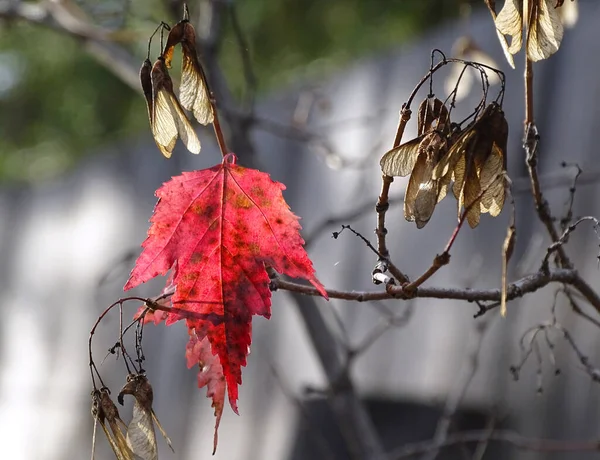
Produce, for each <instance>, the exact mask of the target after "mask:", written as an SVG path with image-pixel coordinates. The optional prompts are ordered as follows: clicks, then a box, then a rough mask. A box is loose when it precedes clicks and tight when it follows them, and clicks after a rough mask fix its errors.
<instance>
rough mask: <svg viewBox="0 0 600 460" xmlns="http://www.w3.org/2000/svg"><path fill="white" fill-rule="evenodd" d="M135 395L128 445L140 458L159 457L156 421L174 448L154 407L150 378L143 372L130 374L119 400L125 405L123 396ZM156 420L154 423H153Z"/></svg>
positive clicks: (127, 439)
mask: <svg viewBox="0 0 600 460" xmlns="http://www.w3.org/2000/svg"><path fill="white" fill-rule="evenodd" d="M126 394H129V395H133V397H134V398H135V401H134V403H133V418H132V420H131V422H130V423H129V426H128V427H127V438H126V441H127V446H128V447H129V448H130V449H131V451H132V452H133V453H134V454H135V455H136V456H137V457H139V458H142V459H144V460H146V459H147V460H154V459H158V446H157V445H156V436H155V434H154V423H156V426H157V427H158V429H159V430H160V432H161V434H162V435H163V437H164V438H165V441H166V442H167V444H168V445H169V447H170V448H171V450H173V446H172V445H171V440H170V439H169V437H168V436H167V433H165V430H164V429H163V427H162V426H161V424H160V422H159V421H158V417H156V414H155V413H154V409H152V402H153V400H154V393H153V391H152V386H151V385H150V382H148V378H147V377H146V376H145V375H143V374H137V375H136V374H130V375H128V376H127V383H126V384H125V385H124V386H123V388H122V389H121V391H120V392H119V395H118V397H117V400H118V401H119V404H121V405H123V396H124V395H126ZM153 422H154V423H153Z"/></svg>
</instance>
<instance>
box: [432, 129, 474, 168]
mask: <svg viewBox="0 0 600 460" xmlns="http://www.w3.org/2000/svg"><path fill="white" fill-rule="evenodd" d="M475 134H476V132H475V131H474V130H473V129H472V127H471V128H467V129H466V130H465V131H464V132H463V133H462V134H461V135H460V137H459V138H458V139H457V140H456V142H455V143H454V144H453V145H452V146H451V147H450V149H449V150H448V152H447V153H446V154H445V155H444V156H443V157H442V158H441V159H440V161H439V163H438V164H437V165H436V167H435V168H434V170H433V174H432V177H433V179H435V180H439V179H441V178H442V177H444V176H445V175H447V174H452V170H453V169H454V166H455V165H456V162H457V161H458V159H459V158H460V157H461V156H462V155H464V153H465V150H466V149H467V148H468V146H469V143H470V142H471V141H472V139H473V137H474V136H475Z"/></svg>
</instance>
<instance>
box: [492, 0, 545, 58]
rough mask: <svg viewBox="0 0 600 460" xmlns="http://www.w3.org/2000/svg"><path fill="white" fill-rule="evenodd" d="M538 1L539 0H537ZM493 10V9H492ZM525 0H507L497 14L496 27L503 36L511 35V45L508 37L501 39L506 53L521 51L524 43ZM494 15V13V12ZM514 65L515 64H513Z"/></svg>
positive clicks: (511, 53)
mask: <svg viewBox="0 0 600 460" xmlns="http://www.w3.org/2000/svg"><path fill="white" fill-rule="evenodd" d="M535 1H537V0H535ZM490 11H491V10H490ZM522 13H523V0H506V1H505V2H504V6H503V7H502V9H501V10H500V13H498V16H496V18H495V20H494V22H495V23H496V29H497V30H498V32H500V33H501V34H502V35H503V36H504V35H509V36H510V37H511V43H510V46H506V47H505V45H507V43H506V39H504V37H502V38H503V39H502V40H500V44H501V45H502V48H503V49H504V50H505V54H510V55H513V54H516V53H518V52H519V50H520V49H521V47H522V45H523V14H522ZM492 16H493V14H492ZM512 67H514V65H513V66H512Z"/></svg>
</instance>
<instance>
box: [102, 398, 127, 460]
mask: <svg viewBox="0 0 600 460" xmlns="http://www.w3.org/2000/svg"><path fill="white" fill-rule="evenodd" d="M99 398H100V404H99V416H98V420H99V421H100V424H101V426H102V429H103V430H104V433H105V434H106V437H107V439H108V442H109V443H110V445H111V448H112V449H113V451H114V452H115V455H116V456H117V459H118V460H133V454H132V452H131V450H130V449H129V447H128V446H127V441H126V439H125V436H124V435H123V431H122V430H121V427H120V426H119V423H120V424H121V426H125V423H124V422H123V420H121V417H120V416H119V411H118V410H117V406H115V404H114V403H113V402H112V400H111V399H110V396H109V394H108V391H106V390H102V391H100V395H99ZM105 421H107V422H108V425H109V427H110V431H109V430H108V428H107V427H106V425H105V423H104V422H105ZM111 431H112V436H111V435H110V432H111Z"/></svg>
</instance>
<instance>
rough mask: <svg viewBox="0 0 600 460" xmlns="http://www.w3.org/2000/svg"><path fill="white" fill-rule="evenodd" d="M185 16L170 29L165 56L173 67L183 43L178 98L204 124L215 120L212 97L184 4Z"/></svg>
mask: <svg viewBox="0 0 600 460" xmlns="http://www.w3.org/2000/svg"><path fill="white" fill-rule="evenodd" d="M183 8H184V9H183V19H182V20H181V21H179V22H178V23H177V24H175V26H174V27H173V28H172V29H171V31H170V32H169V36H168V37H167V44H166V45H165V48H164V50H163V53H162V56H163V57H164V60H165V65H166V66H167V68H171V60H172V58H173V50H174V48H175V46H176V45H178V44H181V49H182V51H183V61H182V64H181V66H182V67H181V84H180V85H179V101H180V102H181V105H182V106H183V107H184V108H185V109H186V110H189V111H191V112H193V113H194V117H196V120H198V122H200V123H202V124H203V125H208V124H209V123H212V122H213V121H214V113H213V107H212V102H211V96H210V94H209V91H208V83H207V79H206V74H205V73H204V69H203V68H202V65H201V64H200V60H199V59H198V53H197V51H196V31H195V30H194V26H192V24H190V20H189V11H188V9H187V5H185V4H184V6H183Z"/></svg>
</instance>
